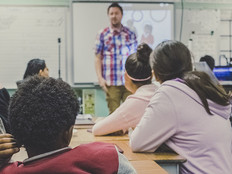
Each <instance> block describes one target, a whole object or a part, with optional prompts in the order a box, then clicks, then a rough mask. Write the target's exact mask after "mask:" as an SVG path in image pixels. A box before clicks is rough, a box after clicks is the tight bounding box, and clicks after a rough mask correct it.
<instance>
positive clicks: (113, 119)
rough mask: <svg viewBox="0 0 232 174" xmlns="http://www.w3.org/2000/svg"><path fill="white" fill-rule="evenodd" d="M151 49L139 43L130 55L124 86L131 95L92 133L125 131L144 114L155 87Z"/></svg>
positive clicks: (126, 66) (98, 123) (94, 128)
mask: <svg viewBox="0 0 232 174" xmlns="http://www.w3.org/2000/svg"><path fill="white" fill-rule="evenodd" d="M151 51H152V49H151V48H150V47H149V46H148V45H147V44H144V43H143V44H140V45H139V46H138V49H137V53H134V54H132V55H130V56H129V57H128V58H127V60H126V65H125V69H126V72H125V87H126V88H127V90H129V91H130V92H131V93H132V95H130V96H128V97H127V99H126V100H125V102H124V103H123V104H121V105H120V107H119V108H117V109H116V110H115V111H114V112H113V113H112V114H110V115H109V116H108V117H106V118H105V119H104V120H101V121H99V122H97V123H96V124H95V125H94V126H93V129H92V131H93V134H94V135H105V134H109V133H113V132H116V131H119V130H123V132H126V131H127V130H128V128H130V127H132V128H134V127H135V126H136V125H137V124H138V123H139V121H140V119H141V117H142V115H143V114H144V111H145V108H146V107H147V105H148V103H149V101H150V99H151V97H152V96H153V95H154V93H155V90H156V89H157V87H156V86H155V85H154V84H152V83H151V79H152V72H151V67H150V64H149V55H150V53H151Z"/></svg>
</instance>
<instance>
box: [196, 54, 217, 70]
mask: <svg viewBox="0 0 232 174" xmlns="http://www.w3.org/2000/svg"><path fill="white" fill-rule="evenodd" d="M200 62H206V63H207V65H208V66H209V68H210V69H211V70H213V69H214V66H215V60H214V58H213V57H211V56H209V55H205V56H204V57H201V58H200Z"/></svg>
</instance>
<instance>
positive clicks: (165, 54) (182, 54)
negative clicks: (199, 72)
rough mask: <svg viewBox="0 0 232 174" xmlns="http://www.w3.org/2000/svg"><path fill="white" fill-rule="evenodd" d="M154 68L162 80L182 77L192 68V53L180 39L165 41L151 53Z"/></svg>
mask: <svg viewBox="0 0 232 174" xmlns="http://www.w3.org/2000/svg"><path fill="white" fill-rule="evenodd" d="M150 62H151V66H152V69H153V71H154V73H155V75H156V77H158V79H159V80H161V81H162V82H164V81H166V80H171V79H174V78H182V76H183V74H184V73H185V72H187V71H191V70H192V61H191V54H190V51H189V50H188V48H187V47H186V46H185V45H184V44H182V43H181V42H178V41H171V40H168V41H164V42H162V43H160V44H159V45H158V46H157V47H156V48H155V50H154V51H153V52H152V54H151V58H150Z"/></svg>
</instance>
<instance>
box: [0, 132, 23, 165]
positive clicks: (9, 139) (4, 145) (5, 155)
mask: <svg viewBox="0 0 232 174" xmlns="http://www.w3.org/2000/svg"><path fill="white" fill-rule="evenodd" d="M17 152H19V147H17V144H16V142H15V139H14V138H13V136H12V135H11V134H0V162H3V161H4V160H7V159H9V158H11V156H12V155H13V154H15V153H17Z"/></svg>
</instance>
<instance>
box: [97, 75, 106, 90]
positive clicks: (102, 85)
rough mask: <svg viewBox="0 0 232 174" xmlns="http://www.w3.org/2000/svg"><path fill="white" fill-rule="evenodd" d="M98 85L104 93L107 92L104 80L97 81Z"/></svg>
mask: <svg viewBox="0 0 232 174" xmlns="http://www.w3.org/2000/svg"><path fill="white" fill-rule="evenodd" d="M98 83H99V85H100V86H101V88H102V89H103V90H104V91H105V92H108V90H107V87H106V85H107V84H106V80H105V79H104V78H100V79H98Z"/></svg>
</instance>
